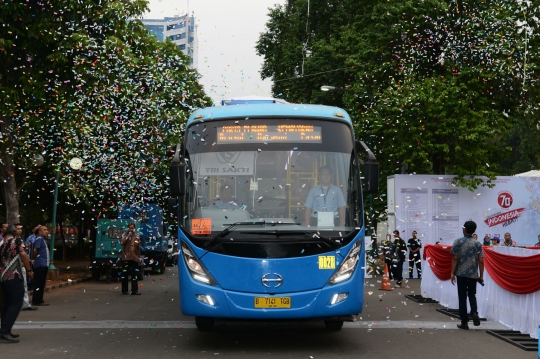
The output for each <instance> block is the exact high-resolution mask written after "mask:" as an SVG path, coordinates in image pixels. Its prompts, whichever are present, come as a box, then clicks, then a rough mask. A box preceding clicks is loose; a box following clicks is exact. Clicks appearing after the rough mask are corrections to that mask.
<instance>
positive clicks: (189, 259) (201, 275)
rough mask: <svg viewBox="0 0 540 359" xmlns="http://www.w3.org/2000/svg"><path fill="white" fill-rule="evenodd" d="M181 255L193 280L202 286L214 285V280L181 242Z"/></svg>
mask: <svg viewBox="0 0 540 359" xmlns="http://www.w3.org/2000/svg"><path fill="white" fill-rule="evenodd" d="M182 255H183V257H184V261H185V263H186V266H187V268H188V270H189V274H191V277H192V278H193V279H195V280H196V281H197V282H201V283H204V284H208V285H216V281H215V280H214V278H212V276H211V275H210V273H208V271H207V270H206V269H205V268H204V267H203V265H202V263H201V262H199V260H198V259H197V257H195V255H194V254H193V252H192V251H191V249H189V246H188V245H187V244H186V243H184V242H182Z"/></svg>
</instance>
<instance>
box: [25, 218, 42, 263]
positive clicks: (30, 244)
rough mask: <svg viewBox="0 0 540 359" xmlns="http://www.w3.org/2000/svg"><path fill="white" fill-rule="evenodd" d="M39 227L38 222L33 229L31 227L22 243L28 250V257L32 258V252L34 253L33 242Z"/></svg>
mask: <svg viewBox="0 0 540 359" xmlns="http://www.w3.org/2000/svg"><path fill="white" fill-rule="evenodd" d="M39 227H40V225H39V224H38V225H37V226H35V227H34V229H32V234H30V235H29V236H28V237H27V238H26V241H25V242H24V244H26V249H27V251H28V257H29V258H30V259H32V258H33V254H34V242H35V241H36V238H37V236H38V235H39Z"/></svg>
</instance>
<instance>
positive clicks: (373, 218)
mask: <svg viewBox="0 0 540 359" xmlns="http://www.w3.org/2000/svg"><path fill="white" fill-rule="evenodd" d="M373 137H375V135H369V149H370V150H371V151H372V152H373ZM374 212H375V211H374V210H373V193H370V194H369V223H370V225H371V241H372V243H375V244H376V243H377V238H375V236H374V233H375V225H374V221H375V213H374Z"/></svg>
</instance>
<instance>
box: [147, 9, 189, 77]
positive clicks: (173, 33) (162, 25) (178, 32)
mask: <svg viewBox="0 0 540 359" xmlns="http://www.w3.org/2000/svg"><path fill="white" fill-rule="evenodd" d="M141 21H142V23H143V24H144V25H146V27H147V28H148V31H149V32H150V33H151V34H153V35H154V36H155V37H156V38H157V39H158V41H166V40H167V39H170V40H171V41H172V42H174V43H175V44H176V45H178V47H179V48H180V50H182V52H183V53H184V54H186V55H187V56H189V58H190V67H191V68H197V60H198V45H197V42H198V40H197V29H196V26H195V17H194V16H193V15H191V16H188V15H187V14H186V15H183V16H179V15H175V16H174V17H166V18H164V19H141ZM187 25H189V26H187Z"/></svg>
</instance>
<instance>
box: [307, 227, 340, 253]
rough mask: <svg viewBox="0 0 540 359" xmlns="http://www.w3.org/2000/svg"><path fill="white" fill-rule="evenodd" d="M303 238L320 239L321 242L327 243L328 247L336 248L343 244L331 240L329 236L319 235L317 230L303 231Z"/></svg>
mask: <svg viewBox="0 0 540 359" xmlns="http://www.w3.org/2000/svg"><path fill="white" fill-rule="evenodd" d="M304 238H309V239H320V240H322V241H323V242H325V243H327V244H328V245H329V246H330V247H332V248H336V249H337V248H341V247H343V244H341V243H340V242H337V241H334V240H332V239H330V238H326V237H324V236H321V234H320V233H319V232H318V231H317V232H305V233H304Z"/></svg>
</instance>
